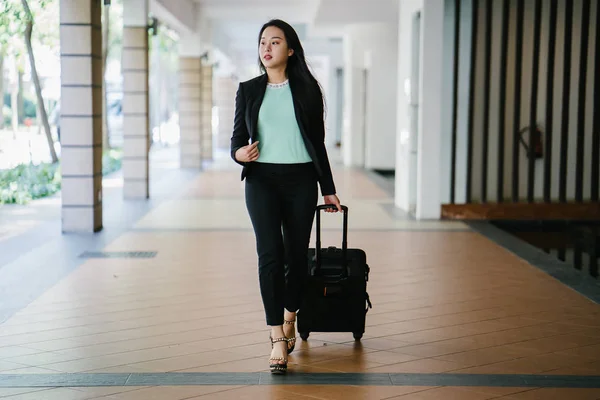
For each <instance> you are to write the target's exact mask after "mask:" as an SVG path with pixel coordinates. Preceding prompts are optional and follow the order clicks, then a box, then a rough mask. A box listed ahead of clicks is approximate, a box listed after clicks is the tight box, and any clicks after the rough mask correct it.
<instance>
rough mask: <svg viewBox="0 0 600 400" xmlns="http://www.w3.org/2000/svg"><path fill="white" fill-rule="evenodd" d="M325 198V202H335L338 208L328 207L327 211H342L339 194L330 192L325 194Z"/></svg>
mask: <svg viewBox="0 0 600 400" xmlns="http://www.w3.org/2000/svg"><path fill="white" fill-rule="evenodd" d="M323 200H324V201H325V204H333V205H334V206H336V207H337V210H334V209H327V210H325V212H338V211H339V212H342V205H341V204H340V199H338V197H337V195H335V194H330V195H328V196H323Z"/></svg>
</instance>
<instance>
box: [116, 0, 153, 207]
mask: <svg viewBox="0 0 600 400" xmlns="http://www.w3.org/2000/svg"><path fill="white" fill-rule="evenodd" d="M147 25H148V1H147V0H126V1H125V2H124V4H123V56H122V57H123V58H122V66H121V67H122V71H123V195H124V197H125V198H127V199H145V198H148V197H149V194H150V193H149V158H148V153H149V150H150V130H149V119H148V114H149V104H148V30H147Z"/></svg>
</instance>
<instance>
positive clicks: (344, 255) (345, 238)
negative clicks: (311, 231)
mask: <svg viewBox="0 0 600 400" xmlns="http://www.w3.org/2000/svg"><path fill="white" fill-rule="evenodd" d="M328 209H337V207H336V206H335V205H333V204H321V205H318V206H317V246H316V251H315V257H316V265H317V268H316V271H315V272H319V270H320V269H321V211H322V210H328ZM342 213H343V214H344V228H343V233H342V265H343V267H344V268H342V271H343V272H342V277H347V276H348V265H347V252H348V207H347V206H344V205H342Z"/></svg>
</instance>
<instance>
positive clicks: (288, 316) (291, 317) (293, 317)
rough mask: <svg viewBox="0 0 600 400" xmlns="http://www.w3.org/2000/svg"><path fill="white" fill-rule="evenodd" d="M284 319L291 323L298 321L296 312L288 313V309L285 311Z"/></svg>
mask: <svg viewBox="0 0 600 400" xmlns="http://www.w3.org/2000/svg"><path fill="white" fill-rule="evenodd" d="M283 319H284V320H285V321H289V322H292V321H295V320H296V311H294V312H292V311H288V310H287V308H286V309H284V311H283Z"/></svg>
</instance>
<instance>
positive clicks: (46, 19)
mask: <svg viewBox="0 0 600 400" xmlns="http://www.w3.org/2000/svg"><path fill="white" fill-rule="evenodd" d="M58 3H59V2H58V0H34V1H28V2H27V4H28V5H29V8H30V10H31V13H32V18H33V20H34V21H36V22H38V24H36V27H35V29H34V30H33V41H34V42H35V43H39V44H41V45H45V46H50V47H51V48H55V49H57V50H56V51H57V52H58V42H59V28H58V15H59V4H58ZM34 21H31V22H34ZM28 22H30V21H29V18H28V16H27V13H26V11H25V9H24V8H23V1H22V0H0V52H3V53H4V54H12V55H14V56H15V57H17V59H21V58H22V57H24V56H25V54H26V53H27V50H26V48H25V41H24V34H25V28H26V26H27V23H28Z"/></svg>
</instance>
